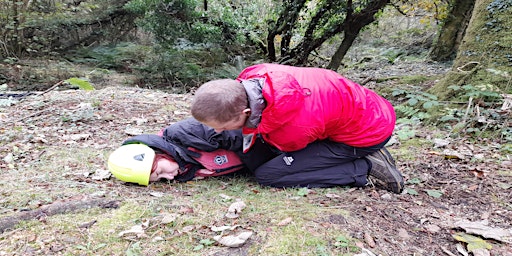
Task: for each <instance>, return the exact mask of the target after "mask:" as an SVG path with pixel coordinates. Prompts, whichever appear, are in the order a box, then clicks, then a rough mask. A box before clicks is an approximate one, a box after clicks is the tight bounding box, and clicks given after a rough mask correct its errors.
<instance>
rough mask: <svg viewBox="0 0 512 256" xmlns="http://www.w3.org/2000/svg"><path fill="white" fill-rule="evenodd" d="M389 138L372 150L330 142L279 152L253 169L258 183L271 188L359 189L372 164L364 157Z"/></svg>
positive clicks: (363, 184) (381, 145)
mask: <svg viewBox="0 0 512 256" xmlns="http://www.w3.org/2000/svg"><path fill="white" fill-rule="evenodd" d="M388 140H389V138H388V139H387V140H386V141H384V142H382V143H380V144H378V145H375V146H371V147H364V148H360V147H352V146H349V145H346V144H343V143H338V142H333V141H329V140H322V141H316V142H313V143H311V144H309V145H308V146H307V147H306V148H304V149H301V150H298V151H295V152H287V153H281V154H279V155H277V156H276V157H274V158H272V159H270V160H269V161H267V162H265V163H263V164H262V165H259V167H257V168H256V170H255V172H254V173H255V176H256V180H257V181H258V183H260V184H261V185H263V186H271V187H310V188H314V187H332V186H354V187H362V186H365V185H366V183H367V175H368V171H369V170H370V168H371V163H370V162H369V161H368V160H367V159H366V158H365V156H366V155H368V154H371V153H373V152H375V151H378V150H379V149H381V148H382V147H384V145H386V143H387V142H388Z"/></svg>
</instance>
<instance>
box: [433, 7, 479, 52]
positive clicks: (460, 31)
mask: <svg viewBox="0 0 512 256" xmlns="http://www.w3.org/2000/svg"><path fill="white" fill-rule="evenodd" d="M474 6H475V0H455V2H454V4H453V5H452V7H451V10H450V13H449V14H448V17H447V18H446V20H445V22H444V24H443V26H442V27H441V30H440V31H439V36H438V38H437V42H436V44H435V45H434V47H433V48H432V51H431V52H430V58H431V59H432V60H435V61H447V60H452V59H453V58H454V57H455V54H456V52H457V48H458V46H459V44H460V42H461V40H462V37H463V36H464V32H465V31H466V28H467V25H468V22H469V19H470V18H471V12H472V11H473V7H474Z"/></svg>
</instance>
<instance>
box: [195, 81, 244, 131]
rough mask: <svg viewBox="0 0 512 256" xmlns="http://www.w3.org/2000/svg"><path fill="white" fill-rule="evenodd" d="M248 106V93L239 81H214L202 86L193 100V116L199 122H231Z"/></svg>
mask: <svg viewBox="0 0 512 256" xmlns="http://www.w3.org/2000/svg"><path fill="white" fill-rule="evenodd" d="M247 106H248V99H247V93H246V92H245V89H244V86H243V85H242V83H240V82H239V81H236V80H233V79H220V80H213V81H210V82H207V83H205V84H203V85H201V86H200V87H199V88H198V89H197V91H196V92H195V95H194V99H193V100H192V105H191V112H192V116H193V117H194V118H195V119H197V120H198V121H199V122H209V121H217V122H222V123H224V122H229V121H232V120H234V119H235V118H238V117H239V116H240V113H242V111H243V110H244V109H246V108H247Z"/></svg>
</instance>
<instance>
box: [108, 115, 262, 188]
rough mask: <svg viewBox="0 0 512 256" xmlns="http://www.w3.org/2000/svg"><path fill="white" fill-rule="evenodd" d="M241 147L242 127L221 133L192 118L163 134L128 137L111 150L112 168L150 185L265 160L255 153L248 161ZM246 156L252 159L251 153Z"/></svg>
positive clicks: (122, 177) (116, 173)
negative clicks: (249, 155)
mask: <svg viewBox="0 0 512 256" xmlns="http://www.w3.org/2000/svg"><path fill="white" fill-rule="evenodd" d="M241 150H242V133H241V130H233V131H223V132H220V133H217V132H215V131H214V130H213V129H212V128H210V127H208V126H205V125H203V124H201V123H200V122H198V121H197V120H195V119H193V118H188V119H185V120H182V121H179V122H177V123H175V124H173V125H170V126H168V127H166V128H165V129H163V130H162V131H161V132H160V133H159V134H142V135H137V136H134V137H132V138H129V139H127V140H125V141H124V142H123V143H122V146H120V147H119V148H117V149H116V150H115V151H114V152H112V153H111V154H110V156H109V159H108V168H109V170H110V172H111V173H112V174H113V175H114V176H115V177H116V178H118V179H119V180H122V181H125V182H131V183H138V184H140V185H144V186H147V185H148V184H149V182H153V181H158V180H160V179H167V180H176V181H180V182H185V181H189V180H192V179H194V178H205V177H212V176H220V175H225V174H229V173H233V172H236V171H240V170H242V169H247V170H251V169H254V168H255V166H254V165H255V164H257V163H260V164H261V163H263V162H262V161H264V160H265V159H263V160H259V159H261V157H260V155H255V156H254V157H251V159H250V164H248V165H246V164H244V163H243V162H242V160H241V159H240V157H239V155H241ZM260 152H262V151H260ZM244 159H245V160H246V161H249V158H248V156H244Z"/></svg>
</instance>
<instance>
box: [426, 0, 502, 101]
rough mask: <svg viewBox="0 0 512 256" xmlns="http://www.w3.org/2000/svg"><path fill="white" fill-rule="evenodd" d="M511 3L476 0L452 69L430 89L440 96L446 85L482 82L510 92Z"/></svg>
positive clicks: (447, 95) (449, 93)
mask: <svg viewBox="0 0 512 256" xmlns="http://www.w3.org/2000/svg"><path fill="white" fill-rule="evenodd" d="M510 17H512V3H511V1H510V0H476V2H475V7H474V10H473V13H472V16H471V20H470V22H469V24H468V28H467V31H466V34H465V35H464V38H463V40H462V43H461V45H460V47H459V49H458V51H457V57H456V58H455V61H454V63H453V66H452V70H451V71H450V72H448V74H447V75H446V76H445V77H444V78H443V79H442V80H441V81H440V82H439V83H437V84H436V85H435V86H434V87H433V88H432V90H431V91H432V93H434V94H436V95H438V96H439V98H440V99H448V98H450V97H452V96H453V93H454V91H452V90H450V89H449V88H448V86H450V85H459V86H462V85H473V86H479V85H485V86H486V87H487V86H489V85H490V86H493V87H497V88H499V89H500V90H501V92H504V93H512V47H511V46H512V19H510Z"/></svg>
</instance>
